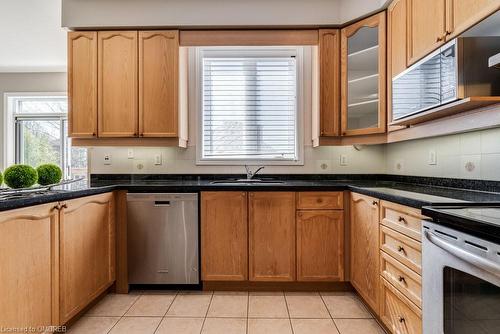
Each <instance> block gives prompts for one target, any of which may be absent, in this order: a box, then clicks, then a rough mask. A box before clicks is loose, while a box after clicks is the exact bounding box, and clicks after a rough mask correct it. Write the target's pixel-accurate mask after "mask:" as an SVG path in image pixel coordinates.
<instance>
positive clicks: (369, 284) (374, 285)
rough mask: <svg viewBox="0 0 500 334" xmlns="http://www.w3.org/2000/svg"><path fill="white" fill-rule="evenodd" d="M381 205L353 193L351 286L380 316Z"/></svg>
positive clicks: (351, 211)
mask: <svg viewBox="0 0 500 334" xmlns="http://www.w3.org/2000/svg"><path fill="white" fill-rule="evenodd" d="M379 203H380V201H379V200H378V199H376V198H373V197H369V196H365V195H360V194H356V193H351V207H350V216H351V217H350V218H351V219H350V220H351V221H350V225H351V233H350V235H351V284H352V285H353V286H354V287H355V288H356V290H357V291H358V293H359V294H360V295H361V296H362V297H363V299H364V300H365V301H366V302H367V303H368V305H369V306H370V307H371V308H372V309H373V310H374V311H375V312H376V313H378V309H379V290H380V289H379V283H380V278H379V275H380V271H379V267H380V264H379V262H380V260H379Z"/></svg>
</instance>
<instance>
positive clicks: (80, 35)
mask: <svg viewBox="0 0 500 334" xmlns="http://www.w3.org/2000/svg"><path fill="white" fill-rule="evenodd" d="M68 133H69V136H70V137H75V138H89V137H90V138H92V137H96V136H97V32H95V31H76V32H69V33H68Z"/></svg>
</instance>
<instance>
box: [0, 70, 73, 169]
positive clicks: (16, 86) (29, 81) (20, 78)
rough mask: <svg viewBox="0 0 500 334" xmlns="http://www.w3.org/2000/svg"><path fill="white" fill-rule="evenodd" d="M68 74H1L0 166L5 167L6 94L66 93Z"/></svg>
mask: <svg viewBox="0 0 500 334" xmlns="http://www.w3.org/2000/svg"><path fill="white" fill-rule="evenodd" d="M66 86H67V82H66V73H0V102H1V103H0V140H1V142H2V144H1V145H0V166H4V152H3V149H4V145H5V143H4V123H3V120H4V118H5V113H6V112H7V110H4V108H5V101H4V98H5V97H4V94H5V93H22V92H65V91H66Z"/></svg>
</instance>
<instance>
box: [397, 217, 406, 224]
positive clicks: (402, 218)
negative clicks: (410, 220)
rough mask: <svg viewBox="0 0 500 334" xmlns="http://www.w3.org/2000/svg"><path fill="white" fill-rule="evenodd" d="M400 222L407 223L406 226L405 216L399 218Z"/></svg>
mask: <svg viewBox="0 0 500 334" xmlns="http://www.w3.org/2000/svg"><path fill="white" fill-rule="evenodd" d="M398 222H400V223H405V224H406V219H405V217H403V216H399V218H398Z"/></svg>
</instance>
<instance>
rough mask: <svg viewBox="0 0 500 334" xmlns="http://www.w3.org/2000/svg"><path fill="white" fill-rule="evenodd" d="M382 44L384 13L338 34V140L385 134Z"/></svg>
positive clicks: (384, 67)
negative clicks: (339, 117)
mask: <svg viewBox="0 0 500 334" xmlns="http://www.w3.org/2000/svg"><path fill="white" fill-rule="evenodd" d="M385 40H386V37H385V13H380V14H377V15H374V16H371V17H369V18H366V19H364V20H362V21H359V22H356V23H354V24H352V25H350V26H348V27H346V28H344V29H342V31H341V64H342V65H341V66H342V70H341V80H342V83H341V89H342V94H341V134H342V136H355V135H367V134H377V133H384V132H385V129H386V104H385V99H386V96H385V95H386V43H385Z"/></svg>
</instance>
